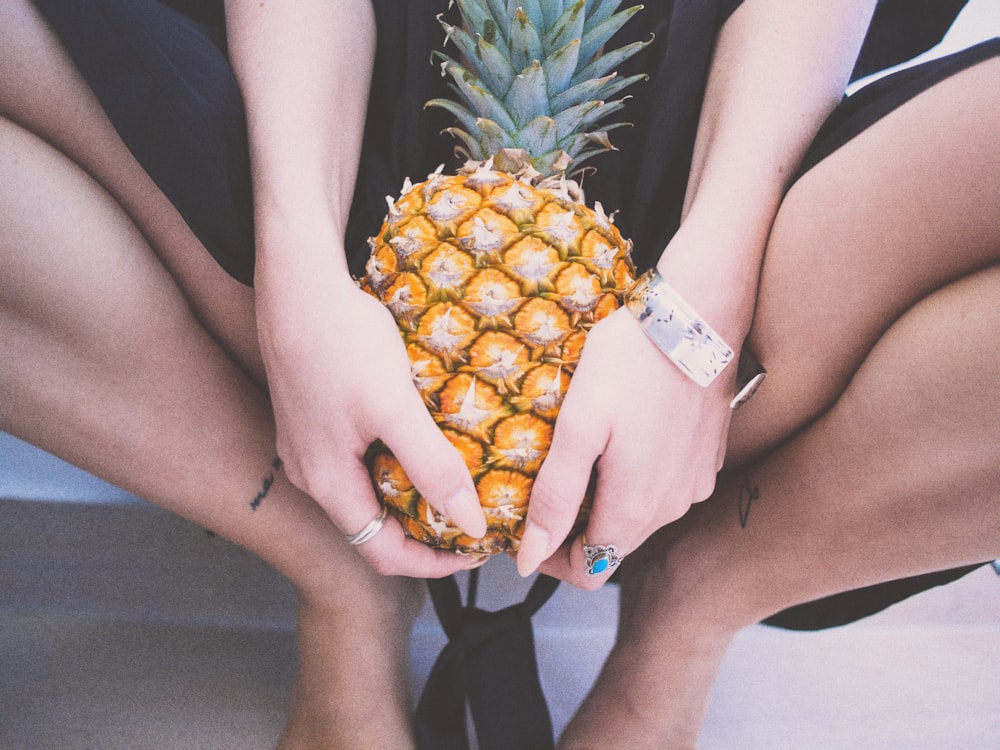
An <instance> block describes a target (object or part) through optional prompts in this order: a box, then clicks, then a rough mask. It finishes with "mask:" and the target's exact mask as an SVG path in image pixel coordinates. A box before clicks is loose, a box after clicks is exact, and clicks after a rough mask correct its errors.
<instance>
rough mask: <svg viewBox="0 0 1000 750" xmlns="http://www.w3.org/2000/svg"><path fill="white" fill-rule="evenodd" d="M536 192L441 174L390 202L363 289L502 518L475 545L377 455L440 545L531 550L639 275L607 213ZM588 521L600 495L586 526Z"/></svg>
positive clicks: (400, 508)
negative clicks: (550, 473) (532, 509)
mask: <svg viewBox="0 0 1000 750" xmlns="http://www.w3.org/2000/svg"><path fill="white" fill-rule="evenodd" d="M514 161H515V162H516V159H515V160H514ZM528 171H530V170H528ZM532 182H533V181H532V179H531V177H530V175H525V174H521V175H515V174H511V173H508V172H504V171H499V170H497V169H494V167H493V160H492V159H491V160H489V161H487V162H470V163H469V164H467V165H466V167H465V168H464V169H463V170H462V171H461V172H460V173H459V174H457V175H443V174H441V173H440V171H439V172H438V173H435V174H432V175H430V176H429V178H428V179H427V180H426V181H425V182H422V183H420V184H418V185H415V186H411V185H409V184H406V185H404V189H403V194H402V195H401V196H400V197H399V199H398V200H395V201H393V200H391V199H389V213H388V215H387V216H386V218H385V221H384V223H383V225H382V227H381V229H380V230H379V233H378V234H377V235H376V236H375V237H373V238H372V239H371V240H370V245H371V248H372V255H371V257H370V259H369V261H368V266H367V269H366V270H367V273H366V275H365V276H364V278H362V279H361V280H360V285H361V287H362V288H363V289H364V290H365V291H367V292H368V293H370V294H372V295H373V296H374V297H376V298H377V299H378V300H380V301H381V302H382V303H383V304H385V305H386V306H387V307H388V308H389V310H390V311H391V312H392V314H393V317H394V318H395V320H396V322H397V325H398V327H399V331H400V334H401V336H402V338H403V341H404V344H405V345H406V349H407V353H408V354H409V358H410V362H411V373H412V377H413V381H414V384H415V385H416V387H417V388H418V390H419V391H420V393H421V395H422V397H423V399H424V402H425V404H426V405H427V408H428V409H429V411H430V413H431V415H432V416H433V417H434V420H435V422H436V423H437V424H438V426H439V427H440V428H441V430H442V431H443V433H444V434H445V436H446V437H447V438H448V439H449V440H450V441H451V443H452V444H453V445H454V446H455V447H456V448H457V449H458V451H459V452H460V453H461V455H462V456H463V458H464V459H465V463H466V466H467V467H468V468H469V471H470V473H471V474H472V477H473V480H474V481H475V484H476V489H477V492H478V495H479V501H480V505H481V506H482V507H483V510H484V513H485V515H486V519H487V524H488V531H487V534H486V536H484V537H483V538H482V539H474V538H472V537H469V536H468V535H466V534H463V533H462V532H461V531H460V530H459V529H458V528H457V527H455V526H454V524H452V523H451V522H450V521H449V520H448V519H447V518H445V517H444V516H442V515H441V514H440V513H438V512H437V511H436V510H435V509H434V508H432V507H430V505H428V503H427V501H426V500H425V499H424V498H423V497H422V496H421V495H420V493H419V492H418V491H417V490H416V489H415V488H414V486H413V483H412V482H411V481H410V480H409V479H408V478H407V476H406V474H405V472H404V471H403V469H402V467H401V466H400V464H399V462H398V461H397V460H396V458H395V457H394V456H393V455H392V453H391V452H390V451H389V449H388V448H387V447H386V446H385V445H384V444H382V443H381V442H376V443H374V444H373V445H372V446H371V448H370V450H369V451H368V454H367V456H366V460H367V462H368V467H369V470H370V472H371V475H372V482H373V485H374V487H375V491H376V493H377V495H378V497H379V498H380V500H381V501H382V502H383V503H385V505H386V506H387V507H388V508H389V510H390V512H392V514H393V515H394V516H395V517H396V518H397V519H398V520H399V521H400V523H401V524H402V525H403V528H404V529H405V530H406V532H407V533H408V534H409V535H410V536H412V537H413V538H415V539H418V540H420V541H423V542H424V543H426V544H428V545H430V546H433V547H438V548H441V549H449V550H454V551H456V552H460V553H464V554H495V553H498V552H504V551H515V550H516V549H517V547H518V544H519V541H520V538H521V534H522V531H523V528H524V521H525V517H526V514H527V506H528V498H529V495H530V492H531V486H532V483H533V481H534V479H535V476H536V475H537V472H538V469H539V467H540V466H541V463H542V461H543V460H544V458H545V456H546V455H547V453H548V450H549V446H550V444H551V441H552V431H553V427H554V423H555V419H556V416H557V414H558V412H559V407H560V405H561V403H562V400H563V397H564V396H565V393H566V389H567V388H568V386H569V383H570V378H571V377H572V374H573V371H574V369H575V367H576V364H577V362H578V361H579V358H580V354H581V352H582V349H583V343H584V339H585V337H586V333H587V331H588V330H589V329H590V328H591V327H592V326H593V325H594V324H595V323H596V322H598V321H599V320H601V319H602V318H603V317H605V316H607V315H608V314H609V313H611V312H613V311H614V310H615V309H617V308H618V307H619V306H620V305H621V302H622V294H623V292H624V290H625V289H626V288H627V287H628V286H629V285H630V284H631V283H632V281H633V280H634V277H635V267H634V265H633V263H632V260H631V243H630V242H628V241H627V240H625V239H623V238H622V236H621V233H620V232H619V231H618V229H617V228H616V227H615V226H614V224H613V223H612V222H611V220H610V218H609V217H608V216H606V215H605V214H604V212H603V210H602V209H601V207H600V205H599V204H598V205H597V206H595V209H591V208H588V207H587V206H586V205H584V204H583V203H582V202H581V201H580V200H578V198H580V197H582V196H580V195H579V192H578V191H576V190H573V189H571V188H567V183H566V181H565V180H560V181H556V180H549V181H546V182H543V183H541V184H539V185H534V184H532ZM588 494H589V493H588ZM588 508H589V497H588V499H587V500H585V502H584V506H583V510H582V511H581V518H580V519H579V520H580V521H581V522H582V521H583V520H584V519H585V517H586V513H587V510H588Z"/></svg>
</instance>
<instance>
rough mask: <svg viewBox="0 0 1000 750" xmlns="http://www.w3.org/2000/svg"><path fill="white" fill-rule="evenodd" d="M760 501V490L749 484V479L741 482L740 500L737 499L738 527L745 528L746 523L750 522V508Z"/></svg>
mask: <svg viewBox="0 0 1000 750" xmlns="http://www.w3.org/2000/svg"><path fill="white" fill-rule="evenodd" d="M759 499H760V488H759V487H757V486H755V485H753V484H751V482H750V477H747V478H746V479H744V480H743V485H742V486H741V487H740V499H739V512H740V526H741V527H742V528H744V529H745V528H746V527H747V523H748V522H749V521H750V508H751V506H753V504H754V503H755V502H757V501H758V500H759Z"/></svg>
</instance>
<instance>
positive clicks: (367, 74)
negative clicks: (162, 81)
mask: <svg viewBox="0 0 1000 750" xmlns="http://www.w3.org/2000/svg"><path fill="white" fill-rule="evenodd" d="M226 14H227V28H228V35H229V48H230V57H231V59H232V63H233V67H234V69H235V71H236V75H237V78H238V80H239V82H240V86H241V89H242V92H243V96H244V99H245V101H246V109H247V121H248V131H249V139H250V155H251V164H252V167H253V180H254V205H255V214H256V221H257V236H258V245H259V246H258V264H259V265H261V266H262V267H263V268H264V269H267V268H270V267H272V266H273V265H275V264H277V265H279V266H285V265H286V264H287V263H288V261H292V260H299V261H302V262H304V263H305V264H306V265H309V266H314V264H317V263H318V264H322V265H324V266H325V265H327V264H328V263H329V262H330V261H331V260H332V261H335V262H336V263H337V266H338V270H343V271H344V273H345V274H346V262H345V261H344V258H343V254H342V253H339V252H336V250H335V249H334V247H331V244H330V243H338V244H339V243H340V242H342V240H343V235H344V231H345V230H346V226H347V218H348V215H349V212H350V206H351V200H352V197H353V193H354V183H355V179H356V176H357V169H358V160H359V157H360V152H361V140H362V136H363V133H364V122H365V113H366V109H367V103H368V88H369V84H370V79H371V69H372V63H373V59H374V50H375V28H374V17H373V13H372V9H371V6H370V4H369V3H368V2H367V0H338V2H335V3H331V2H326V1H325V0H316V1H313V2H308V1H305V0H302V1H292V0H284V1H283V2H274V3H265V2H257V1H256V0H250V1H245V0H228V2H227V3H226ZM289 235H291V236H292V237H295V238H296V239H298V240H299V241H298V242H289V241H288V238H289ZM314 267H315V266H314Z"/></svg>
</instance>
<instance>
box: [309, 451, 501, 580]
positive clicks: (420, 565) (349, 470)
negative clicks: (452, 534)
mask: <svg viewBox="0 0 1000 750" xmlns="http://www.w3.org/2000/svg"><path fill="white" fill-rule="evenodd" d="M337 475H338V476H340V478H341V482H340V483H339V486H338V491H337V495H338V496H339V497H343V498H350V502H343V501H341V502H337V501H336V500H334V501H328V502H327V503H324V505H328V506H329V507H328V509H327V512H328V513H329V515H330V517H331V519H332V520H333V522H334V524H336V525H337V527H338V528H339V529H340V530H341V531H342V532H343V533H344V535H345V536H347V537H350V536H352V535H355V534H357V533H359V532H360V531H361V530H362V529H365V528H367V527H368V526H369V524H371V523H372V522H373V521H374V520H375V519H376V518H379V517H380V516H381V515H382V506H381V504H380V503H379V501H378V499H377V497H376V495H375V491H374V490H373V488H372V484H371V480H370V478H369V475H368V469H367V468H366V467H365V465H364V463H363V462H362V461H360V460H359V461H354V462H352V463H351V464H350V465H348V466H345V467H344V468H343V469H341V470H340V471H339V472H337ZM355 548H356V550H357V551H358V552H359V553H360V554H361V556H362V557H363V558H364V559H365V561H366V562H367V563H368V564H369V565H371V566H372V568H373V569H374V570H375V571H376V572H378V573H381V574H382V575H403V576H410V577H413V578H441V577H443V576H447V575H451V574H452V573H455V572H457V571H459V570H468V569H470V568H473V567H477V566H478V565H481V564H482V563H483V562H485V559H486V558H479V557H475V556H470V555H460V554H458V553H456V552H452V551H445V550H437V549H433V548H432V547H429V546H427V545H426V544H424V543H423V542H419V541H417V540H415V539H412V538H410V537H409V536H407V534H406V532H405V531H404V530H403V527H402V526H401V525H400V524H399V522H398V521H397V520H396V519H395V518H393V517H392V516H388V517H386V518H385V522H384V523H383V524H382V526H381V528H380V529H379V530H378V531H377V532H376V533H375V534H374V535H373V536H372V537H371V538H369V539H368V540H367V541H365V542H363V543H361V544H358V545H355Z"/></svg>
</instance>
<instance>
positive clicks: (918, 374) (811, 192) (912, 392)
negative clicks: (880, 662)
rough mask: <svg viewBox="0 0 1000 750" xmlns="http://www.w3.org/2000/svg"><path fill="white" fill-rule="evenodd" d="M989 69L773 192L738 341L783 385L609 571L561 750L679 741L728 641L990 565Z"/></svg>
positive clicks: (767, 394)
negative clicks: (703, 484)
mask: <svg viewBox="0 0 1000 750" xmlns="http://www.w3.org/2000/svg"><path fill="white" fill-rule="evenodd" d="M998 67H1000V63H998V61H996V60H992V61H990V62H987V63H984V64H982V65H979V66H977V67H976V68H973V69H971V70H969V71H966V72H965V73H963V74H960V75H958V76H955V77H954V78H952V79H949V80H947V81H945V82H943V83H941V84H939V85H938V86H936V87H935V88H934V89H932V90H930V91H928V92H926V93H925V94H923V95H921V96H920V97H917V98H916V99H914V100H913V101H912V102H910V103H908V104H907V105H905V106H904V107H902V108H900V110H898V111H897V112H895V113H893V114H892V115H890V116H889V117H887V118H886V119H885V120H883V121H882V122H880V123H879V124H877V125H876V126H873V127H872V128H871V129H870V130H869V131H867V132H866V133H865V134H863V135H862V136H860V137H859V138H857V139H856V140H855V141H853V142H852V143H850V144H848V145H847V146H845V147H844V148H843V149H841V150H840V151H838V152H837V153H836V154H834V155H833V156H832V157H830V158H829V159H827V160H826V161H824V162H823V163H822V164H820V165H819V166H817V167H816V168H815V169H814V170H813V171H811V172H810V174H809V175H807V176H806V177H805V178H803V180H802V181H800V183H799V184H798V185H796V187H795V188H794V189H793V190H792V192H791V193H790V194H789V196H788V199H787V201H786V203H785V205H784V206H783V208H782V212H781V213H780V214H779V218H778V221H777V223H776V226H775V231H774V233H773V236H772V242H771V246H770V247H769V250H768V256H767V259H766V260H765V271H764V277H763V281H762V288H761V300H760V304H759V309H758V314H757V317H756V319H755V327H754V330H753V332H752V340H753V342H754V346H755V347H756V348H757V351H758V352H759V353H760V354H761V356H762V359H763V360H764V361H766V362H767V363H768V365H769V366H770V367H771V369H773V370H774V371H775V374H778V373H779V372H780V373H781V374H780V375H779V376H778V377H777V378H774V379H772V380H771V381H770V382H769V383H768V384H767V387H766V388H765V389H764V390H763V391H762V392H761V394H760V396H761V398H760V399H758V400H755V401H754V402H751V404H750V407H749V408H748V409H747V410H746V411H745V412H740V413H739V419H738V421H736V422H735V423H734V426H733V436H732V443H731V445H732V448H733V451H732V456H731V465H742V466H744V467H747V466H749V468H744V469H742V470H740V471H738V472H736V471H731V472H730V473H729V475H728V478H727V479H725V480H723V481H721V482H720V484H719V487H718V488H717V491H716V493H715V495H714V496H713V498H711V499H710V500H708V501H706V502H705V503H703V504H701V505H699V506H696V507H695V508H693V509H692V510H691V512H690V513H689V514H688V515H687V516H686V517H685V518H684V519H682V520H681V521H680V522H678V523H677V524H674V525H671V526H669V527H667V528H665V529H663V530H661V532H660V533H659V534H658V535H656V536H655V537H654V538H652V539H651V540H650V542H649V543H647V545H645V547H644V548H643V549H642V550H640V551H639V552H637V553H635V554H633V555H632V556H631V557H630V558H629V560H628V561H626V565H625V566H623V571H622V573H623V583H622V612H621V628H620V632H619V638H618V642H617V644H616V646H615V649H614V650H613V652H612V655H611V656H610V658H609V660H608V662H607V664H606V665H605V669H604V672H603V673H602V676H601V679H600V681H599V684H603V685H614V686H615V690H614V691H607V690H605V691H600V692H595V693H594V694H592V695H591V696H590V697H589V698H588V699H587V701H586V702H585V703H584V705H583V707H582V708H581V710H580V712H579V713H578V715H577V717H576V718H575V719H574V721H573V722H572V723H571V724H570V726H569V727H568V728H567V730H566V732H565V734H564V736H563V738H562V743H561V747H564V748H590V747H621V748H642V747H650V748H661V749H662V748H693V747H695V746H696V744H697V738H698V731H699V728H700V724H701V721H702V718H703V715H704V710H705V707H706V703H707V699H708V695H709V691H710V689H711V686H712V683H713V681H714V679H715V674H716V671H717V669H718V666H719V664H720V662H721V660H722V657H723V655H724V654H725V651H726V649H727V648H728V645H729V643H730V641H731V639H732V637H733V635H735V633H736V632H737V631H738V630H739V629H740V628H742V627H744V626H746V625H748V624H751V623H753V622H756V621H759V620H760V619H762V618H763V617H766V616H767V615H769V614H772V613H774V612H776V611H778V610H781V609H783V608H785V607H788V606H790V605H793V604H797V603H800V602H803V601H808V600H811V599H815V598H818V597H822V596H825V595H828V594H831V593H835V592H838V591H843V590H847V589H851V588H856V587H859V586H864V585H868V584H872V583H876V582H879V581H884V580H890V579H893V578H899V577H904V576H908V575H915V574H918V573H921V572H928V571H932V570H939V569H944V568H948V567H952V566H957V565H961V564H964V563H974V562H980V561H982V560H987V559H990V558H992V557H995V556H996V555H997V554H998V553H1000V530H998V529H997V527H996V524H995V519H996V512H997V511H996V498H997V496H998V494H1000V475H998V474H997V470H996V467H997V465H998V462H1000V449H998V443H997V440H996V421H995V418H994V417H993V410H992V409H990V408H988V406H986V405H988V404H992V403H993V402H994V401H995V399H996V375H995V373H996V372H997V369H998V367H1000V358H998V355H997V352H996V348H995V347H994V346H992V345H991V344H990V343H989V342H992V341H995V340H996V337H997V335H998V334H1000V316H998V308H997V304H996V300H997V299H998V296H997V295H998V294H1000V270H998V269H997V267H996V265H995V264H996V263H997V259H998V254H1000V240H998V236H997V225H996V215H995V207H996V205H997V204H998V202H1000V180H998V178H997V175H998V174H1000V163H998V156H997V154H996V153H995V148H993V147H992V146H991V145H990V144H993V143H995V142H996V138H997V137H998V135H1000V133H998V132H997V127H998V126H997V122H998V119H997V118H998V116H1000V111H998V110H1000V102H998V101H997V97H996V96H995V94H989V93H987V92H990V91H995V81H996V77H997V71H998ZM851 186H853V187H851ZM868 188H871V189H870V190H869V189H868ZM982 268H986V270H980V271H977V270H976V269H982ZM960 277H961V278H960ZM956 278H960V280H958V281H955V280H954V279H956ZM806 300H808V305H807V307H808V309H803V302H804V301H806ZM774 363H779V366H778V367H775V366H774ZM830 404H832V407H830V408H829V410H828V411H825V413H823V412H824V410H826V409H827V407H828V406H829V405H830ZM819 414H822V416H819V418H816V416H817V415H819ZM810 420H814V421H812V422H811V424H810ZM789 435H794V437H792V438H791V439H790V440H787V442H784V444H783V445H781V442H782V441H783V440H785V438H786V437H788V436H789ZM778 445H780V447H777V448H776V447H775V446H778ZM761 455H763V458H759V459H757V460H756V461H755V462H751V457H753V456H761ZM751 497H756V498H757V499H756V501H755V502H753V503H752V504H750V505H749V506H747V502H746V501H747V500H748V499H749V498H751ZM741 499H742V503H743V504H742V517H741ZM744 525H745V527H744Z"/></svg>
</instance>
